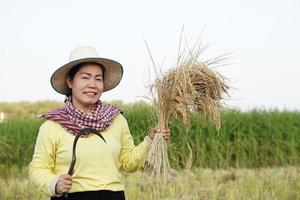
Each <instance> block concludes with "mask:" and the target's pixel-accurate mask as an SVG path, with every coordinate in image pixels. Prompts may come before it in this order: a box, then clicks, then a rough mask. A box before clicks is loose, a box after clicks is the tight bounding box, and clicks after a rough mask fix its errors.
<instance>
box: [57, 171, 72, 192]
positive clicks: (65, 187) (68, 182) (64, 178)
mask: <svg viewBox="0 0 300 200" xmlns="http://www.w3.org/2000/svg"><path fill="white" fill-rule="evenodd" d="M71 186H72V176H71V175H68V174H64V175H60V176H59V177H58V181H57V183H56V185H55V193H56V194H58V195H59V194H63V193H68V192H69V190H70V189H71Z"/></svg>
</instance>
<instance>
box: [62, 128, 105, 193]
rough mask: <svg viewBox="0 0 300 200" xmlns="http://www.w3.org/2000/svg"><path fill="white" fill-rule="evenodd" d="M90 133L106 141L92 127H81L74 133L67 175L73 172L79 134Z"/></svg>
mask: <svg viewBox="0 0 300 200" xmlns="http://www.w3.org/2000/svg"><path fill="white" fill-rule="evenodd" d="M90 133H93V134H96V135H98V136H99V137H100V138H101V139H102V140H103V141H104V142H105V143H106V141H105V139H104V137H103V136H102V135H101V134H100V133H99V132H98V131H97V130H95V129H92V128H83V129H81V130H80V131H79V133H78V134H77V135H76V137H75V139H74V142H73V151H72V161H71V165H70V167H69V171H68V175H72V172H73V169H74V166H75V163H76V146H77V141H78V139H79V138H80V136H82V135H87V134H90ZM64 196H65V198H66V197H68V194H67V193H64Z"/></svg>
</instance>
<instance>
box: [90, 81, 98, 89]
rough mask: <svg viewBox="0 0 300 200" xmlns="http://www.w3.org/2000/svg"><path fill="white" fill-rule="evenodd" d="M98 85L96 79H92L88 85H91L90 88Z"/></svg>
mask: <svg viewBox="0 0 300 200" xmlns="http://www.w3.org/2000/svg"><path fill="white" fill-rule="evenodd" d="M96 85H97V84H96V80H94V79H90V81H89V84H88V86H89V87H90V88H96Z"/></svg>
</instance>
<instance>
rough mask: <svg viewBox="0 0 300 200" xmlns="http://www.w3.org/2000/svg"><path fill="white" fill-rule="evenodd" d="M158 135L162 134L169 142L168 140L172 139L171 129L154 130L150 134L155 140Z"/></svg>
mask: <svg viewBox="0 0 300 200" xmlns="http://www.w3.org/2000/svg"><path fill="white" fill-rule="evenodd" d="M157 133H161V134H162V136H163V137H164V138H165V140H168V139H169V138H170V135H171V133H170V129H169V128H168V129H159V128H154V129H152V130H151V131H150V133H149V137H150V139H151V140H153V139H154V137H155V135H156V134H157Z"/></svg>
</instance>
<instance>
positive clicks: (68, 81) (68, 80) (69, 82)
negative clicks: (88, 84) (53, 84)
mask: <svg viewBox="0 0 300 200" xmlns="http://www.w3.org/2000/svg"><path fill="white" fill-rule="evenodd" d="M66 82H67V84H68V86H69V88H70V89H71V88H72V83H73V81H72V79H71V78H70V77H67V78H66Z"/></svg>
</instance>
